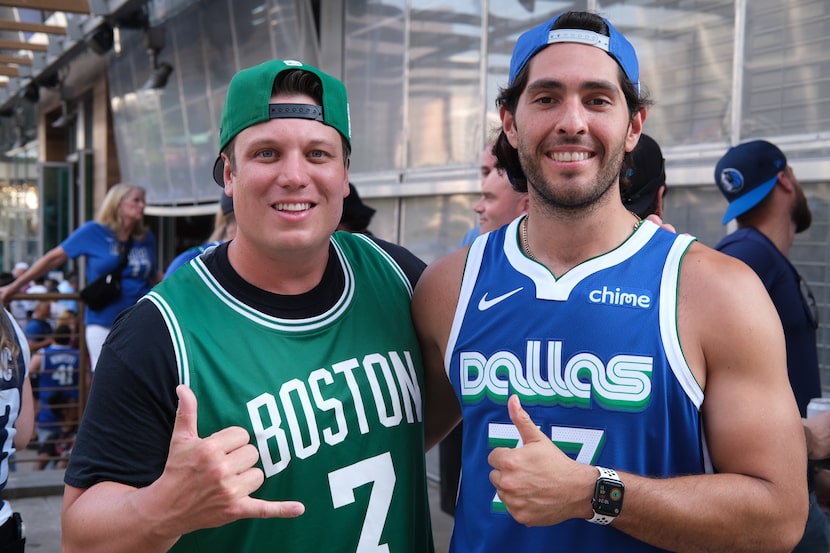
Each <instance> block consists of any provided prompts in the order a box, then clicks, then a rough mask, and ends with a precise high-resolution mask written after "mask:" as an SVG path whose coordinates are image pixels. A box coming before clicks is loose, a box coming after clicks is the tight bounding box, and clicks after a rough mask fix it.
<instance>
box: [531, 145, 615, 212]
mask: <svg viewBox="0 0 830 553" xmlns="http://www.w3.org/2000/svg"><path fill="white" fill-rule="evenodd" d="M518 152H519V161H520V162H521V164H522V169H523V170H524V173H525V176H526V177H527V184H528V187H530V188H533V190H534V192H535V193H536V195H537V196H538V197H539V199H540V200H541V201H542V202H543V204H544V205H545V207H546V208H547V209H549V210H552V211H558V212H568V213H577V212H580V211H584V210H589V211H590V210H591V208H592V207H593V206H595V205H596V204H597V203H598V202H599V201H600V199H601V198H603V197H605V196H606V195H607V194H608V193H609V191H610V190H611V188H612V187H613V186H614V185H615V184H616V183H617V182H618V179H619V176H620V169H621V167H622V162H623V157H624V155H625V142H624V141H623V142H622V143H621V145H620V147H619V148H618V149H617V151H615V152H613V153H612V155H611V156H609V159H607V160H606V163H605V164H604V165H602V166H601V167H600V171H599V173H598V174H597V176H596V178H595V179H594V181H593V182H592V183H589V185H587V186H585V187H582V188H580V189H578V190H575V191H568V192H563V191H562V190H561V187H559V186H557V185H556V183H555V182H549V181H548V180H547V179H546V178H545V175H544V172H543V171H542V168H541V165H540V163H539V162H538V160H539V159H541V158H542V157H543V155H542V154H537V155H536V156H533V155H530V154H528V153H527V151H526V149H525V148H522V143H521V141H520V142H519V149H518ZM563 178H564V179H568V178H571V175H569V174H568V173H565V174H564V175H563Z"/></svg>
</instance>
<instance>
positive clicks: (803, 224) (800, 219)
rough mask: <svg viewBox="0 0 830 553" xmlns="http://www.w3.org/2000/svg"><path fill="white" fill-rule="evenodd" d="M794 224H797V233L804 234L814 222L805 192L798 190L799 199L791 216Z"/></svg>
mask: <svg viewBox="0 0 830 553" xmlns="http://www.w3.org/2000/svg"><path fill="white" fill-rule="evenodd" d="M790 216H791V218H792V220H793V223H795V232H796V234H798V233H799V232H804V231H805V230H807V229H808V228H810V224H812V222H813V214H812V212H811V211H810V206H809V205H808V204H807V198H806V197H805V196H804V191H803V190H801V188H799V189H798V197H797V198H796V201H795V205H794V206H793V210H792V214H791V215H790Z"/></svg>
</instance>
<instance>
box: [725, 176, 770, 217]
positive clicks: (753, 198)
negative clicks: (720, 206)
mask: <svg viewBox="0 0 830 553" xmlns="http://www.w3.org/2000/svg"><path fill="white" fill-rule="evenodd" d="M777 182H778V175H775V176H774V177H773V178H772V179H770V180H768V181H767V182H765V183H764V184H762V185H761V186H759V187H758V188H756V189H755V190H752V191H750V192H747V193H746V194H744V195H743V196H741V197H740V198H736V199H734V200H733V201H732V202H731V203H730V204H729V207H727V208H726V213H724V214H723V220H722V221H721V224H722V225H725V224H726V223H728V222H729V221H731V220H732V219H734V218H735V217H738V216H740V215H743V214H744V213H746V212H747V211H749V210H750V209H752V208H753V207H755V206H756V205H758V204H759V203H760V202H761V200H763V199H764V198H766V197H767V195H768V194H769V193H770V192H771V191H772V189H773V187H774V186H775V183H777Z"/></svg>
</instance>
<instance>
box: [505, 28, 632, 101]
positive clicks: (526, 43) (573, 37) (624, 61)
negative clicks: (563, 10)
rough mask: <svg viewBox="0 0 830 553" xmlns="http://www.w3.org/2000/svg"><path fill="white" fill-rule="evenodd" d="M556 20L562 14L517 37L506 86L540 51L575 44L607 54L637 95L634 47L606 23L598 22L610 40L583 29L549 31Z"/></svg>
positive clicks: (510, 84) (510, 83)
mask: <svg viewBox="0 0 830 553" xmlns="http://www.w3.org/2000/svg"><path fill="white" fill-rule="evenodd" d="M560 17H562V14H560V15H557V16H556V17H554V18H553V19H550V20H549V21H547V22H545V23H542V24H541V25H539V26H538V27H534V28H532V29H530V30H529V31H526V32H524V33H523V34H522V35H521V36H520V37H519V40H517V41H516V46H515V47H514V48H513V57H512V58H510V75H509V78H508V80H507V85H508V86H512V85H513V82H514V81H515V80H516V77H517V76H518V75H519V72H521V70H522V69H524V67H525V66H526V65H527V63H528V62H529V61H530V58H532V57H533V56H535V55H536V54H537V53H539V51H540V50H542V49H543V48H545V47H547V46H549V45H551V44H556V43H560V42H576V43H579V44H587V45H588V46H595V47H597V48H599V49H600V50H604V51H606V52H608V55H609V56H611V57H612V58H614V60H615V61H616V62H617V63H618V64H619V65H620V67H622V69H623V71H624V72H625V75H626V76H627V77H628V79H629V80H630V81H631V82H632V83H634V86H635V87H636V89H637V92H638V93H639V92H640V64H639V62H638V61H637V52H636V51H635V50H634V46H632V45H631V43H630V42H628V40H626V38H625V37H624V36H623V35H622V34H620V33H619V32H618V31H617V29H615V28H614V26H613V25H611V23H610V22H609V21H608V20H607V19H605V18H603V19H602V20H603V21H604V22H605V24H606V25H608V34H609V35H610V36H605V35H602V34H600V33H595V32H593V31H586V30H584V29H551V27H553V25H554V23H556V20H557V19H559V18H560Z"/></svg>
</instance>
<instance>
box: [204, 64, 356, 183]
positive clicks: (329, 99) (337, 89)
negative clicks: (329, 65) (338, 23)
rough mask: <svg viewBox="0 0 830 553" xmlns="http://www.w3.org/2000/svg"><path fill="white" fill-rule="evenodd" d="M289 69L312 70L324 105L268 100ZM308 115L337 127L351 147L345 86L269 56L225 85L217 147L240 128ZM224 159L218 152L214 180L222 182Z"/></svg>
mask: <svg viewBox="0 0 830 553" xmlns="http://www.w3.org/2000/svg"><path fill="white" fill-rule="evenodd" d="M290 69H302V70H303V71H309V72H311V73H314V74H315V75H317V76H318V77H319V78H320V82H321V83H322V84H323V105H322V106H313V105H308V104H271V103H270V101H271V93H272V91H273V87H274V80H275V79H276V78H277V75H279V74H280V73H282V72H283V71H287V70H290ZM282 118H290V119H311V120H313V121H320V122H321V123H323V124H324V125H328V126H329V127H332V128H334V129H335V130H337V131H338V132H339V133H340V134H341V135H343V137H344V138H345V139H346V142H348V144H349V147H351V139H352V135H351V127H350V123H349V100H348V95H347V94H346V86H345V85H344V84H343V83H342V82H340V81H339V80H338V79H335V78H334V77H332V76H331V75H328V74H327V73H323V72H322V71H320V70H319V69H317V68H316V67H312V66H310V65H307V64H305V63H303V62H300V61H295V60H270V61H266V62H265V63H261V64H260V65H255V66H253V67H248V68H247V69H243V70H241V71H239V72H238V73H237V74H236V75H234V76H233V78H232V79H231V82H230V85H228V93H227V95H226V96H225V106H224V108H223V109H222V119H221V122H220V127H219V151H220V152H221V151H222V150H223V149H224V148H225V146H227V145H228V142H230V141H231V140H232V139H233V137H235V136H236V135H237V134H239V133H240V132H242V131H243V130H245V129H247V128H248V127H251V126H253V125H256V124H258V123H263V122H265V121H268V120H270V119H282ZM223 170H224V163H223V162H222V156H221V155H220V156H219V157H218V158H217V159H216V162H215V163H214V164H213V180H215V181H216V183H217V184H218V185H219V186H224V185H225V182H224V175H223V174H222V173H223Z"/></svg>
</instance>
